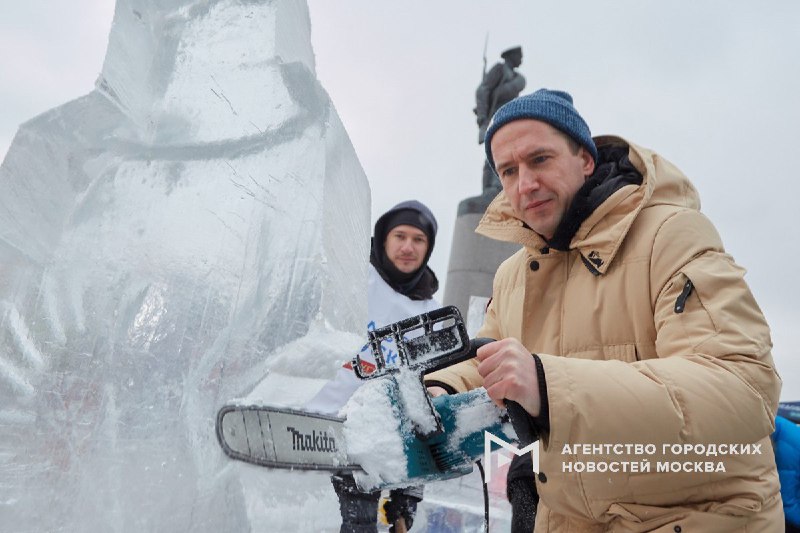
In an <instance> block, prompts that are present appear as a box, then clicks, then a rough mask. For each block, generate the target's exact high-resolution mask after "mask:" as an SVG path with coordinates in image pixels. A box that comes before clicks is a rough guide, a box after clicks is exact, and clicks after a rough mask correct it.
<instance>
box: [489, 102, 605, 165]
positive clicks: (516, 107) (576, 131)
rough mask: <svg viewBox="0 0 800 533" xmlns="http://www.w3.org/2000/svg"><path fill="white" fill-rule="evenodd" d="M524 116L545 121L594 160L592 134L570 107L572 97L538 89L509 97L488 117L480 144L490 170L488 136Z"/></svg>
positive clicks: (491, 161) (490, 153) (492, 160)
mask: <svg viewBox="0 0 800 533" xmlns="http://www.w3.org/2000/svg"><path fill="white" fill-rule="evenodd" d="M524 118H532V119H535V120H541V121H542V122H547V123H548V124H550V125H551V126H553V127H554V128H557V129H559V130H561V131H562V132H564V133H566V134H567V135H569V136H570V137H571V138H572V139H573V140H575V142H577V143H578V144H579V145H581V146H583V147H584V148H586V150H588V152H589V153H590V154H592V158H593V159H594V160H595V163H596V162H597V147H596V146H595V145H594V141H593V140H592V133H591V132H590V131H589V126H587V125H586V122H585V121H584V120H583V118H582V117H581V116H580V115H579V114H578V111H577V110H576V109H575V108H574V107H573V106H572V96H570V95H569V93H567V92H564V91H551V90H549V89H539V90H538V91H536V92H534V93H531V94H526V95H525V96H520V97H519V98H515V99H513V100H511V101H510V102H508V103H507V104H505V105H504V106H502V107H501V108H500V109H498V110H497V112H496V113H495V114H494V116H493V117H492V121H491V122H490V123H489V127H488V128H487V129H486V138H485V140H484V144H483V145H484V147H485V148H486V159H487V160H488V161H489V165H490V166H491V167H492V170H495V168H494V158H493V157H492V136H493V135H494V134H495V133H497V130H499V129H500V128H502V127H503V126H505V125H506V124H508V123H509V122H513V121H514V120H519V119H524ZM495 172H496V171H495Z"/></svg>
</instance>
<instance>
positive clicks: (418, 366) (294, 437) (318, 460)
mask: <svg viewBox="0 0 800 533" xmlns="http://www.w3.org/2000/svg"><path fill="white" fill-rule="evenodd" d="M490 341H491V340H490V339H473V340H470V339H469V337H468V335H467V332H466V328H465V326H464V322H463V320H462V318H461V314H460V313H459V311H458V309H457V308H456V307H453V306H450V307H444V308H441V309H437V310H434V311H431V312H428V313H424V314H421V315H419V316H416V317H412V318H408V319H406V320H402V321H400V322H396V323H394V324H390V325H388V326H385V327H383V328H380V329H376V330H374V331H371V332H369V346H370V350H371V352H372V355H373V356H374V358H375V366H374V370H373V368H372V365H367V364H364V362H363V361H362V360H361V358H360V357H359V356H358V355H357V356H356V357H355V359H353V361H352V365H353V369H354V371H355V373H356V375H357V376H358V377H359V378H361V379H362V380H365V382H369V383H365V385H364V386H362V389H363V388H364V387H367V386H369V387H372V389H373V391H372V394H378V395H382V396H384V397H385V399H386V400H388V402H384V403H388V405H390V406H391V414H392V416H394V418H395V420H394V422H395V423H394V424H388V425H387V426H388V427H390V429H389V431H392V432H394V435H393V436H394V437H396V438H397V440H398V442H401V443H402V454H403V455H404V456H405V464H404V465H402V469H401V470H402V472H401V473H400V475H398V474H397V472H396V471H395V472H393V473H392V474H391V475H387V474H386V472H383V471H381V470H382V468H384V466H383V463H382V462H380V461H377V462H375V463H376V464H377V466H371V467H370V468H367V467H365V466H362V465H361V464H358V463H357V461H356V460H354V459H353V453H351V452H352V450H353V448H354V447H355V446H354V445H353V443H352V442H351V446H350V447H348V442H347V439H346V434H347V433H348V432H347V430H346V426H347V424H348V423H349V422H352V423H354V422H355V421H354V420H353V418H354V417H356V416H358V412H353V411H352V410H350V408H349V404H348V410H347V413H348V418H349V419H350V420H346V419H345V418H339V417H334V416H326V415H321V414H316V413H310V412H305V411H301V410H295V409H285V408H279V407H270V406H265V405H226V406H224V407H222V409H220V411H219V413H218V415H217V422H216V431H217V437H218V439H219V442H220V445H221V446H222V449H223V450H224V452H225V453H226V454H227V455H228V456H229V457H231V458H233V459H238V460H241V461H246V462H248V463H253V464H256V465H261V466H265V467H270V468H289V469H304V470H326V471H330V472H346V471H355V472H357V473H358V472H360V471H366V474H367V476H368V477H370V478H371V483H369V484H370V488H390V487H401V486H410V485H416V484H420V483H424V482H427V481H431V480H442V479H449V478H452V477H457V476H461V475H464V474H468V473H470V472H471V471H472V465H473V462H474V461H475V460H477V459H479V458H480V457H481V456H482V454H483V453H484V442H485V439H484V432H485V431H488V432H490V433H492V434H494V435H495V436H497V437H499V438H502V439H504V440H506V441H513V440H515V439H516V435H515V434H514V430H513V427H512V426H511V424H509V423H508V419H507V417H506V412H505V410H502V409H499V408H498V407H497V406H496V405H495V404H494V403H493V402H492V400H491V399H490V398H489V397H488V395H487V394H486V391H485V389H483V388H479V389H475V390H473V391H470V392H467V393H463V394H454V395H444V396H439V397H436V398H431V397H430V395H429V394H428V393H427V390H426V388H425V386H424V384H423V378H424V376H425V375H426V374H428V373H430V372H434V371H436V370H439V369H441V368H445V367H447V366H450V365H453V364H456V363H458V362H461V361H465V360H467V359H470V358H473V357H475V351H476V350H477V349H478V348H479V347H480V346H482V345H483V344H485V343H486V342H490ZM384 342H391V343H393V344H394V345H395V346H396V350H397V357H396V358H395V357H393V358H392V363H391V364H387V361H386V358H385V357H384V354H383V351H382V349H381V344H382V343H384ZM367 368H369V370H372V371H369V370H367ZM360 390H361V389H359V391H360ZM376 391H377V392H376ZM356 394H358V391H357V392H356ZM378 403H380V402H378ZM509 404H510V405H507V406H508V407H509V408H510V409H511V410H512V411H513V410H516V411H514V412H513V413H512V414H513V416H514V417H518V416H520V415H521V414H522V413H524V411H522V409H521V407H519V405H517V404H514V403H513V402H509ZM350 438H351V441H353V440H358V439H357V438H356V439H353V435H352V432H350ZM375 453H377V450H376V452H375ZM361 457H362V458H363V457H364V455H363V453H362V454H361ZM361 463H364V464H365V465H366V464H367V463H370V465H373V461H364V460H362V461H361ZM370 470H372V471H370ZM357 479H358V476H357ZM359 483H360V484H361V481H359Z"/></svg>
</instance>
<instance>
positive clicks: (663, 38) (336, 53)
mask: <svg viewBox="0 0 800 533" xmlns="http://www.w3.org/2000/svg"><path fill="white" fill-rule="evenodd" d="M113 4H114V3H113V1H112V0H69V1H67V0H26V1H25V2H3V3H2V5H1V6H0V101H1V102H2V105H0V156H4V154H5V152H6V150H7V149H8V146H9V145H10V143H11V140H12V138H13V136H14V133H15V132H16V129H17V127H18V126H19V124H20V123H22V122H24V121H26V120H28V119H29V118H32V117H33V116H35V115H38V114H39V113H42V112H44V111H46V110H48V109H50V108H52V107H55V106H57V105H60V104H62V103H64V102H66V101H68V100H71V99H73V98H76V97H78V96H81V95H83V94H85V93H87V92H89V91H91V90H92V88H93V86H94V81H95V80H96V78H97V76H98V74H99V73H100V70H101V68H102V63H103V58H104V55H105V47H106V42H107V38H108V32H109V28H110V24H111V19H112V16H113ZM309 6H310V12H311V20H312V41H313V45H314V49H315V53H316V60H317V74H318V77H319V79H320V80H321V82H322V84H323V86H324V87H325V88H326V89H327V91H328V93H329V94H330V95H331V98H332V99H333V102H334V104H335V105H336V108H337V110H338V112H339V115H340V116H341V118H342V121H343V122H344V125H345V127H346V129H347V131H348V133H349V135H350V137H351V139H352V141H353V144H354V146H355V148H356V151H357V153H358V155H359V158H360V160H361V163H362V165H363V167H364V170H365V171H366V173H367V176H368V177H369V179H370V183H371V186H372V197H373V206H372V213H373V219H374V217H375V216H377V215H379V214H380V213H381V212H383V211H385V210H386V209H387V208H389V207H391V206H392V205H393V204H394V203H396V202H398V201H401V200H405V199H408V198H417V199H419V200H421V201H422V202H424V203H426V204H428V205H429V206H430V207H431V208H432V209H433V211H434V213H435V214H436V216H437V217H438V219H439V223H440V233H439V237H438V239H437V247H436V250H435V251H434V254H433V257H432V260H431V265H432V267H433V268H434V270H435V271H436V272H437V274H438V275H439V277H440V279H441V280H443V281H444V280H445V278H446V270H447V261H448V259H449V249H450V238H451V235H452V228H453V222H454V220H455V214H456V208H457V205H458V202H459V201H460V200H462V199H464V198H466V197H468V196H473V195H475V194H478V193H479V192H480V187H481V186H480V169H481V164H482V151H481V148H480V147H479V145H478V144H477V140H476V135H477V128H476V125H475V121H474V115H473V114H472V111H471V110H472V107H473V106H474V92H475V87H476V86H477V84H478V83H479V82H480V76H481V70H482V55H483V47H484V40H485V38H486V34H487V32H488V34H489V41H488V59H489V66H491V64H493V63H494V62H496V61H498V60H499V53H500V52H501V51H502V50H503V49H505V48H508V47H510V46H514V45H521V46H522V47H523V51H524V54H525V57H524V60H523V64H522V67H521V68H520V71H521V72H522V73H523V74H524V75H525V77H526V78H527V80H528V87H527V89H526V91H525V92H529V91H531V90H535V89H536V88H539V87H548V88H559V89H564V90H567V91H569V92H571V93H572V95H573V97H574V99H575V105H576V107H577V108H578V110H579V111H580V112H581V113H582V114H583V116H584V118H585V119H586V120H587V122H588V123H589V125H590V127H591V129H592V132H593V133H594V134H595V135H597V134H604V133H614V134H618V135H621V136H623V137H626V138H628V139H630V140H632V141H634V142H636V143H638V144H641V145H644V146H647V147H650V148H654V149H656V150H657V151H658V152H659V153H661V154H662V155H663V156H664V157H666V158H668V159H670V160H671V161H672V162H673V163H675V164H676V165H677V166H678V167H679V168H681V169H682V170H683V171H684V172H685V173H686V174H687V175H688V176H689V177H690V178H691V179H692V180H693V182H694V183H695V185H696V186H697V188H698V190H699V191H700V195H701V198H702V202H703V211H704V212H705V213H706V214H707V215H708V216H709V217H710V218H711V220H712V221H714V222H715V224H716V225H717V228H718V230H719V232H720V233H721V235H722V238H723V241H724V242H725V245H726V247H727V248H728V251H729V252H730V253H731V254H733V256H734V257H735V258H736V260H737V261H738V262H739V263H740V264H742V265H743V266H744V267H746V268H747V269H748V275H747V280H748V282H749V283H750V285H751V287H752V289H753V292H754V293H755V295H756V298H757V299H758V301H759V303H760V304H761V307H762V309H763V310H764V312H765V314H766V316H767V318H768V320H769V322H770V324H771V326H772V330H773V341H774V343H775V349H774V355H775V358H776V360H777V361H778V367H779V370H780V372H781V374H782V375H783V378H784V382H785V384H784V394H783V399H786V400H800V355H798V353H799V352H800V311H799V310H798V306H797V303H798V302H800V281H799V280H798V276H797V274H796V269H797V265H798V264H800V250H798V246H800V230H798V224H797V222H796V220H795V219H796V218H797V217H796V213H797V212H798V209H797V207H792V205H794V204H796V203H797V202H796V200H795V199H794V196H795V195H796V194H797V193H798V191H800V185H798V180H800V176H798V172H797V171H796V169H795V168H794V164H793V163H794V157H795V154H796V152H797V150H796V148H795V146H794V145H795V137H796V133H795V128H797V126H798V124H800V105H798V96H797V95H798V94H800V32H798V29H797V21H798V20H800V2H797V1H795V0H765V1H762V2H751V1H744V0H733V1H722V0H718V1H710V0H676V1H672V2H664V1H662V2H643V1H641V0H609V1H605V2H594V1H589V0H586V1H562V2H535V1H531V0H514V1H512V0H491V1H489V0H472V1H469V2H464V1H460V0H439V1H430V0H404V1H403V2H379V1H375V0H339V1H335V2H334V1H331V0H310V2H309ZM442 293H443V291H440V293H439V297H441V296H442Z"/></svg>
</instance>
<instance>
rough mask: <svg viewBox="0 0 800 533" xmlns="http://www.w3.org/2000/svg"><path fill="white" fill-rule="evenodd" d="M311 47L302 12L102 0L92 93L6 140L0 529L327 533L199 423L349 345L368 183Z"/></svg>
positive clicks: (308, 498) (362, 269)
mask: <svg viewBox="0 0 800 533" xmlns="http://www.w3.org/2000/svg"><path fill="white" fill-rule="evenodd" d="M309 37H310V22H309V16H308V8H307V6H306V5H305V2H302V1H299V0H273V1H270V0H250V1H247V2H242V1H239V0H194V1H191V0H169V1H167V0H158V1H156V0H118V2H117V6H116V13H115V16H114V23H113V27H112V30H111V35H110V38H109V46H108V52H107V55H106V59H105V63H104V66H103V72H102V74H101V76H100V78H99V80H98V82H97V85H96V89H95V90H94V91H92V92H91V93H90V94H88V95H86V96H84V97H82V98H79V99H77V100H74V101H72V102H69V103H67V104H65V105H63V106H61V107H59V108H56V109H54V110H51V111H49V112H47V113H44V114H43V115H41V116H38V117H36V118H34V119H33V120H31V121H29V122H28V123H26V124H24V125H23V126H22V127H21V128H20V130H19V132H18V133H17V135H16V137H15V139H14V142H13V144H12V146H11V149H10V150H9V152H8V155H7V157H6V159H5V161H4V162H3V165H2V167H0V529H2V530H4V531H6V530H13V531H19V532H28V531H30V532H33V531H36V532H39V531H56V530H58V531H82V532H86V531H103V532H107V531H131V532H142V531H148V532H151V531H164V532H176V531H192V532H199V531H214V532H218V531H250V530H254V531H255V530H263V531H267V530H270V531H278V530H281V529H282V528H284V529H285V525H286V524H285V523H284V522H285V521H286V520H289V521H290V522H288V523H289V524H294V526H297V525H298V524H299V526H300V528H301V529H303V530H314V529H317V530H319V529H321V526H324V525H325V524H318V523H316V522H315V520H317V518H315V516H316V515H314V514H313V513H312V514H309V515H308V518H306V520H307V523H305V525H304V523H303V520H304V518H303V509H306V508H309V507H310V506H316V507H318V506H319V503H318V502H316V500H319V495H315V494H314V492H313V490H311V489H310V490H309V491H302V490H301V491H287V490H285V489H286V487H287V485H288V484H289V483H290V482H291V483H293V484H294V485H293V486H295V487H296V486H297V483H298V479H299V480H300V481H299V483H302V482H303V481H302V479H303V478H302V475H301V476H297V475H294V474H291V473H285V472H270V471H267V470H264V469H259V468H257V467H250V466H248V465H242V464H234V463H232V462H230V461H229V460H227V459H226V458H225V457H224V456H223V454H222V453H221V451H220V450H219V447H218V445H217V442H216V439H215V435H214V426H213V423H214V415H215V413H216V410H217V408H218V407H219V406H220V405H221V404H223V403H224V402H226V401H228V400H229V399H231V398H236V397H241V396H242V395H244V394H246V393H247V392H248V391H249V390H251V389H252V388H253V387H254V386H255V385H256V384H257V383H259V382H261V381H262V378H264V375H265V372H266V371H267V369H268V368H269V367H270V366H271V360H273V359H274V360H280V363H281V364H280V365H279V366H280V368H278V371H280V372H283V373H284V374H286V375H284V376H277V377H276V376H275V375H274V372H275V369H273V375H271V376H270V377H271V379H272V382H273V383H274V384H275V387H276V389H275V390H273V393H274V396H276V397H278V398H283V399H287V397H288V396H287V395H288V394H289V393H290V391H292V390H296V389H300V390H302V389H303V387H304V386H306V384H307V380H309V379H313V378H322V377H325V376H326V375H327V374H328V373H329V374H330V375H332V374H333V373H334V370H335V368H336V365H337V364H338V362H337V361H336V359H337V358H338V357H339V354H335V353H332V352H331V351H328V352H326V351H324V350H315V349H314V346H316V345H318V344H319V343H317V342H315V338H320V339H323V340H324V341H325V342H326V343H328V345H336V344H337V339H338V340H341V342H340V345H341V346H340V347H341V349H342V350H344V351H347V349H349V348H350V346H349V345H348V342H347V341H346V340H342V339H347V338H349V337H351V336H354V335H357V334H361V333H362V330H363V325H364V324H365V317H366V293H365V286H366V258H367V257H368V244H369V240H368V238H369V202H370V199H369V188H368V185H367V182H366V178H365V176H364V173H363V170H362V169H361V166H360V164H359V163H358V160H357V158H356V155H355V153H354V150H353V148H352V146H351V144H350V141H349V139H348V137H347V134H346V133H345V131H344V128H343V126H342V124H341V122H340V120H339V118H338V116H337V114H336V111H335V110H334V108H333V106H332V104H331V102H330V100H329V98H328V96H327V94H326V93H325V91H324V90H323V89H322V87H321V86H320V84H319V82H318V81H317V79H316V74H315V70H314V56H313V52H312V49H311V44H310V38H309ZM287 345H289V346H298V345H302V346H306V352H307V353H306V355H304V356H299V357H298V359H296V360H294V361H292V359H291V357H288V356H287V355H286V354H285V352H286V349H285V347H286V346H287ZM353 348H355V347H353ZM276 354H278V355H277V356H276ZM304 358H305V359H304ZM292 380H298V381H297V383H294V384H293V381H292ZM303 380H306V381H303ZM268 381H269V380H268ZM298 383H299V385H298ZM290 480H292V481H290ZM319 480H322V483H321V484H320V482H319ZM309 486H310V487H319V488H318V489H316V490H319V491H330V488H329V487H328V486H327V478H326V477H324V476H323V477H318V478H316V480H315V482H314V483H310V484H309ZM330 498H331V500H330V502H329V503H327V504H325V505H329V506H330V509H328V512H326V513H324V514H328V515H330V516H331V517H333V518H332V519H333V521H334V522H335V520H336V516H337V514H338V512H337V510H336V508H335V499H333V497H332V495H331V496H330ZM293 509H294V511H293ZM298 510H299V512H298ZM271 513H272V514H271ZM276 517H277V518H276ZM282 521H284V522H282ZM298 521H299V522H298ZM317 526H320V527H317ZM9 527H10V529H7V528H9Z"/></svg>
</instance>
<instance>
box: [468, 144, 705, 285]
mask: <svg viewBox="0 0 800 533" xmlns="http://www.w3.org/2000/svg"><path fill="white" fill-rule="evenodd" d="M594 141H595V144H596V145H597V148H598V151H599V152H600V153H601V159H602V156H603V154H606V153H608V152H609V151H611V150H619V149H620V148H625V149H627V154H628V159H629V160H630V164H632V165H633V167H634V168H635V170H636V171H638V172H639V173H640V174H641V176H642V181H641V183H638V184H637V183H629V184H622V186H620V187H619V188H618V189H616V190H615V191H614V192H613V193H611V194H610V196H608V197H607V198H606V199H605V201H603V202H602V203H601V204H600V205H598V206H597V207H595V208H594V210H593V211H592V212H591V213H589V214H588V216H586V218H585V219H583V221H582V222H581V223H580V225H579V226H578V227H577V229H575V231H574V235H573V236H572V238H571V240H570V241H569V244H568V245H567V246H566V248H569V249H576V250H578V251H579V252H580V254H581V255H582V256H583V258H584V263H586V264H587V266H589V265H591V267H590V269H591V270H593V271H594V272H595V273H596V274H602V273H604V272H606V270H607V269H608V265H609V264H610V263H611V262H612V260H613V259H614V257H615V255H616V253H617V251H618V250H619V247H620V245H621V244H622V242H623V240H624V239H625V236H626V235H627V234H628V230H629V229H630V227H631V225H632V224H633V221H634V220H635V219H636V217H637V215H638V214H639V212H640V211H641V210H642V209H644V208H646V207H648V206H654V205H674V206H679V207H685V208H690V209H694V210H699V209H700V197H699V195H698V194H697V190H696V189H695V188H694V186H693V185H692V184H691V182H690V181H689V179H688V178H687V177H686V176H685V175H684V174H683V173H682V172H681V171H680V170H678V168H677V167H675V166H674V165H673V164H672V163H670V162H669V161H667V160H666V159H664V158H663V157H661V156H659V155H658V154H657V153H655V152H653V151H652V150H649V149H647V148H642V147H640V146H637V145H635V144H633V143H630V142H628V141H626V140H625V139H623V138H621V137H616V136H601V137H595V139H594ZM591 179H592V177H590V178H589V180H591ZM601 220H603V221H604V222H603V223H602V224H599V222H600V221H601ZM559 229H561V228H560V226H559ZM475 231H476V232H477V233H479V234H481V235H485V236H486V237H490V238H492V239H497V240H501V241H508V242H513V243H518V244H522V245H523V246H525V247H526V248H527V249H528V251H529V253H531V254H532V255H541V254H542V253H545V252H544V251H546V250H547V249H549V248H550V247H551V244H550V243H548V242H547V241H546V240H545V239H544V238H543V237H542V236H541V235H539V234H538V233H536V232H535V231H533V230H532V229H530V228H529V227H528V226H527V225H525V224H524V223H523V221H522V220H520V219H519V218H517V217H516V215H515V214H514V211H513V209H512V207H511V204H510V202H509V201H508V198H507V197H506V195H505V193H504V192H502V191H501V192H500V193H499V194H498V195H497V196H496V197H495V199H494V200H493V201H492V203H491V204H489V207H488V208H487V209H486V213H485V214H484V216H483V217H482V218H481V221H480V223H479V224H478V227H477V229H476V230H475ZM557 233H558V230H557Z"/></svg>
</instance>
